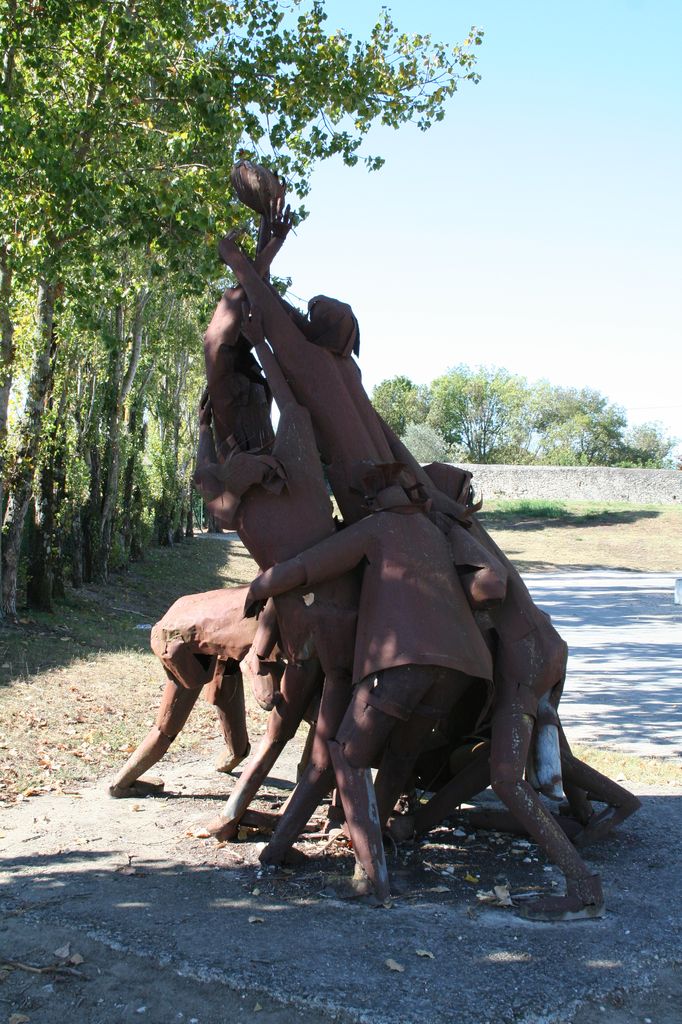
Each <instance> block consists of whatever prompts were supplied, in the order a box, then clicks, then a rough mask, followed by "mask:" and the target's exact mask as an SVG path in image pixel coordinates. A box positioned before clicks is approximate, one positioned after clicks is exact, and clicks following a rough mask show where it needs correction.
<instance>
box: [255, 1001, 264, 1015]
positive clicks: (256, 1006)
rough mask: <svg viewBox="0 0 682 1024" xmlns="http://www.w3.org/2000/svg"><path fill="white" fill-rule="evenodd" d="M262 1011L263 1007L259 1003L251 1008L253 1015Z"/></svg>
mask: <svg viewBox="0 0 682 1024" xmlns="http://www.w3.org/2000/svg"><path fill="white" fill-rule="evenodd" d="M262 1009H263V1007H262V1006H261V1004H260V1003H256V1005H255V1006H254V1008H253V1012H254V1013H258V1011H259V1010H262Z"/></svg>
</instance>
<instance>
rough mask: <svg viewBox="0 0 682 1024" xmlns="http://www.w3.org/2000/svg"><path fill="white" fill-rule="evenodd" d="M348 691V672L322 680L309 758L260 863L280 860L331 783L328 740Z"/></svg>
mask: <svg viewBox="0 0 682 1024" xmlns="http://www.w3.org/2000/svg"><path fill="white" fill-rule="evenodd" d="M350 694H351V678H350V674H349V673H344V672H337V673H335V674H334V675H329V676H327V678H326V679H325V681H324V689H323V691H322V700H321V702H320V710H319V712H318V715H317V723H316V726H315V735H314V739H313V744H312V749H311V753H310V760H309V762H308V764H307V766H306V768H305V771H304V773H303V775H302V776H301V778H300V780H299V782H298V785H297V786H296V789H295V790H294V792H293V794H292V796H291V798H290V800H289V801H288V802H287V805H286V808H285V809H284V810H283V811H282V815H281V818H280V821H279V824H278V825H277V828H276V830H275V833H274V835H273V837H272V839H271V840H270V842H269V843H268V845H267V846H266V847H265V849H264V850H263V851H262V853H261V855H260V859H261V861H262V862H263V864H281V862H282V860H283V859H284V858H285V856H286V854H287V852H288V851H289V850H290V848H291V846H292V845H293V843H295V842H296V839H297V838H298V836H299V835H300V834H301V832H302V831H303V829H304V828H305V826H306V824H307V822H308V820H309V819H310V816H311V814H312V813H313V812H314V810H315V808H316V807H317V806H318V804H319V803H320V801H321V800H322V799H323V798H324V797H325V796H326V795H327V793H329V791H330V790H331V789H332V787H333V785H334V771H333V768H332V765H331V759H330V754H329V745H328V744H329V740H330V739H331V738H332V736H335V735H336V732H337V730H338V728H339V726H340V724H341V722H342V720H343V716H344V714H345V712H346V709H347V707H348V702H349V700H350Z"/></svg>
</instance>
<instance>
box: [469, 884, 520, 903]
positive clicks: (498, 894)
mask: <svg viewBox="0 0 682 1024" xmlns="http://www.w3.org/2000/svg"><path fill="white" fill-rule="evenodd" d="M476 898H477V899H478V900H480V902H481V903H489V904H490V905H491V906H493V907H513V906H514V904H513V903H512V898H511V896H510V895H509V886H508V885H496V886H494V887H493V888H492V889H489V890H487V891H483V890H482V889H480V890H479V891H478V892H477V893H476Z"/></svg>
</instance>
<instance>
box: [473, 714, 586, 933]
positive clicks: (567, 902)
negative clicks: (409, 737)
mask: <svg viewBox="0 0 682 1024" xmlns="http://www.w3.org/2000/svg"><path fill="white" fill-rule="evenodd" d="M532 731H533V719H532V717H531V716H530V715H528V714H526V713H524V711H523V708H522V707H521V706H520V705H516V704H510V703H502V704H501V705H500V706H499V707H498V708H497V710H496V711H495V713H494V715H493V722H492V747H491V756H490V769H491V780H492V787H493V790H494V791H495V793H496V794H497V796H499V798H500V799H501V800H502V801H503V803H504V804H505V805H506V806H507V807H508V808H509V810H510V811H511V812H512V814H513V815H514V817H515V818H516V819H517V820H518V821H519V822H520V823H521V824H522V825H523V827H524V828H525V829H526V830H527V831H528V832H529V833H530V835H531V836H532V837H533V839H534V840H535V842H536V843H538V845H539V846H541V847H542V849H543V850H544V851H545V853H546V854H547V856H548V857H550V858H551V860H553V861H554V862H555V864H557V865H558V867H559V868H560V869H561V870H562V871H563V873H564V875H565V876H566V895H564V896H548V897H541V898H539V899H537V900H534V901H533V903H532V904H529V905H528V906H527V908H524V910H523V911H522V913H523V914H524V916H526V917H529V918H532V919H534V920H542V921H553V920H575V919H578V918H583V917H598V916H600V915H601V913H602V911H603V905H604V904H603V895H602V890H601V883H600V880H599V876H598V875H593V874H592V873H591V872H590V871H589V869H588V867H587V865H586V864H585V863H584V861H583V860H582V859H581V858H580V856H579V854H578V853H577V852H576V850H575V849H574V848H573V846H572V845H571V843H570V842H569V840H568V838H567V837H566V835H565V834H564V832H563V831H562V829H561V828H560V827H559V825H558V824H557V823H556V821H555V820H554V818H553V817H552V815H551V814H550V812H549V811H548V810H547V809H546V808H545V806H544V804H543V803H542V801H541V799H540V797H539V796H538V794H537V793H536V792H535V790H534V789H533V788H532V786H530V785H529V783H528V782H526V781H524V778H523V772H524V767H525V764H526V760H527V757H528V748H529V746H530V740H531V735H532Z"/></svg>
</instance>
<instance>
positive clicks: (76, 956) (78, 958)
mask: <svg viewBox="0 0 682 1024" xmlns="http://www.w3.org/2000/svg"><path fill="white" fill-rule="evenodd" d="M84 960H85V957H82V956H81V955H80V953H74V954H73V956H70V957H69V963H70V964H76V965H78V964H82V963H83V962H84Z"/></svg>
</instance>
